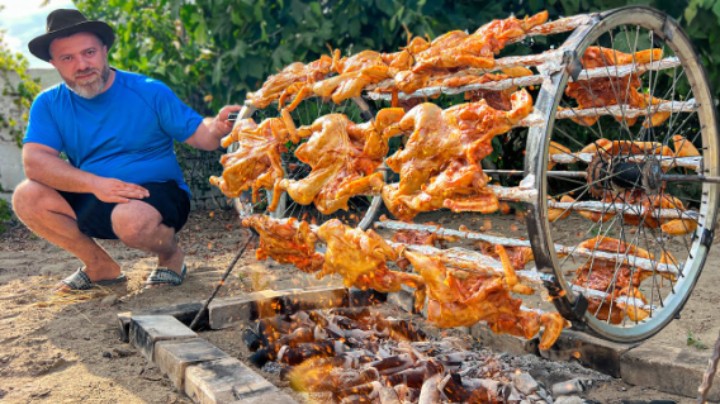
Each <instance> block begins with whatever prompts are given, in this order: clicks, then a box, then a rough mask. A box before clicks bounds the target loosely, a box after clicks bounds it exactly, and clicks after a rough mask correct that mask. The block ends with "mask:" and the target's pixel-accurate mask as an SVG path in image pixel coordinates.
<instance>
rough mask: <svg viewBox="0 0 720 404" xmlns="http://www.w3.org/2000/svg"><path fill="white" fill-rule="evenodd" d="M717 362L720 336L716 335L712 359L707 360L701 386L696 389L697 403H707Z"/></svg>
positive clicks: (719, 357)
mask: <svg viewBox="0 0 720 404" xmlns="http://www.w3.org/2000/svg"><path fill="white" fill-rule="evenodd" d="M718 360H720V335H718V339H717V341H715V349H714V350H713V355H712V358H710V360H708V367H707V369H706V370H705V374H704V375H703V380H702V384H701V385H700V387H699V388H698V394H699V396H698V400H697V402H698V403H702V404H704V403H706V402H707V395H708V393H709V392H710V388H711V387H712V382H713V377H715V372H717V366H718Z"/></svg>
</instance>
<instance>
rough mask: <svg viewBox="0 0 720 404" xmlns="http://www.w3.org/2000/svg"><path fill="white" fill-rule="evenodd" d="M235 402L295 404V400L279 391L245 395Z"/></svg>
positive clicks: (248, 403)
mask: <svg viewBox="0 0 720 404" xmlns="http://www.w3.org/2000/svg"><path fill="white" fill-rule="evenodd" d="M236 402H237V403H242V404H297V401H296V400H295V399H293V398H292V397H290V396H289V395H287V394H285V393H283V392H280V391H269V392H265V393H260V394H251V395H246V396H243V397H241V398H240V399H238V400H237V401H236Z"/></svg>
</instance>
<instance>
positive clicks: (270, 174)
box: [210, 118, 291, 211]
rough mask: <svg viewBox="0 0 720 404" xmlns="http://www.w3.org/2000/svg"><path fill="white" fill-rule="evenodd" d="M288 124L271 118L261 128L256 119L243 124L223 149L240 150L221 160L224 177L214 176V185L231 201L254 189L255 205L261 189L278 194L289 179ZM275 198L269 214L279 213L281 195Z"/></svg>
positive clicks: (211, 181)
mask: <svg viewBox="0 0 720 404" xmlns="http://www.w3.org/2000/svg"><path fill="white" fill-rule="evenodd" d="M286 122H287V121H286V120H285V119H283V118H269V119H266V120H264V121H263V122H261V123H260V125H257V124H256V123H255V121H253V120H252V119H245V120H243V121H241V122H239V123H238V124H237V125H236V127H235V129H233V131H232V133H230V134H229V135H228V136H226V137H225V138H223V140H222V142H221V144H222V146H223V147H228V146H230V145H231V144H232V143H237V149H236V150H235V151H234V152H232V153H228V154H224V155H223V156H222V157H221V158H220V164H222V166H223V174H222V177H216V176H212V177H210V183H211V184H212V185H214V186H216V187H218V188H220V190H221V191H222V192H223V194H225V196H227V197H228V198H236V197H238V196H239V195H240V194H241V193H242V192H244V191H246V190H247V189H250V188H252V198H253V202H256V201H257V198H258V193H259V191H260V190H261V189H268V190H273V189H275V190H277V189H276V186H277V185H278V184H279V181H280V180H281V179H282V178H283V177H284V176H285V170H284V169H283V167H282V164H281V156H282V153H283V152H285V151H287V149H286V147H285V144H286V143H287V142H288V141H289V140H291V133H290V132H289V131H288V127H287V124H286ZM273 196H274V198H273V201H271V202H270V206H269V207H268V210H269V211H273V210H275V207H276V206H277V202H278V196H279V193H278V192H275V193H274V194H273Z"/></svg>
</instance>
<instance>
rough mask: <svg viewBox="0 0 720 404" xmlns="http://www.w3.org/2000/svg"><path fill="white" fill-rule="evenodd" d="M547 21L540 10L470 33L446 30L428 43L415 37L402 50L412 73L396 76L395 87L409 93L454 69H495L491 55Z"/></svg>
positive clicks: (545, 14) (498, 21)
mask: <svg viewBox="0 0 720 404" xmlns="http://www.w3.org/2000/svg"><path fill="white" fill-rule="evenodd" d="M547 18H548V13H547V11H543V12H541V13H538V14H535V15H534V16H532V17H530V16H527V17H525V18H524V19H522V20H520V19H517V18H515V17H509V18H506V19H503V20H493V21H491V22H489V23H488V24H485V25H483V26H482V27H480V28H478V30H477V31H475V32H474V33H472V34H468V33H466V32H464V31H459V30H458V31H450V32H448V33H446V34H444V35H441V36H439V37H437V38H435V39H434V40H433V41H432V42H430V43H427V42H426V41H425V40H423V39H422V38H415V39H414V40H413V41H412V42H411V43H410V44H409V45H408V46H407V47H406V48H405V49H406V50H408V51H409V52H410V53H411V54H412V55H413V56H414V58H415V63H414V65H413V67H412V71H402V72H400V73H399V74H396V75H395V83H396V86H397V88H398V89H399V90H400V91H402V92H404V93H407V94H409V93H412V92H414V91H416V90H418V89H420V88H423V87H426V86H427V84H428V82H429V80H430V78H431V77H432V76H435V75H442V74H446V73H447V72H449V71H452V70H454V69H458V68H468V67H474V68H482V69H492V68H493V67H494V66H495V55H496V54H498V53H499V52H500V51H501V50H502V49H503V48H504V47H505V45H507V43H508V42H510V41H514V40H518V39H520V38H522V37H523V36H525V34H526V33H527V31H528V30H530V29H531V28H533V27H535V26H537V25H540V24H543V23H544V22H545V21H547Z"/></svg>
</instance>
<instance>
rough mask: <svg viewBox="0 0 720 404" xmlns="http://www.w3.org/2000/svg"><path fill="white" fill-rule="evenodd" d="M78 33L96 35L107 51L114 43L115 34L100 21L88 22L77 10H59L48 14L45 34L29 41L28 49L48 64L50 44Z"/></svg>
mask: <svg viewBox="0 0 720 404" xmlns="http://www.w3.org/2000/svg"><path fill="white" fill-rule="evenodd" d="M79 32H91V33H93V34H95V35H97V36H98V37H100V39H101V40H102V41H103V43H104V44H105V46H107V47H108V49H110V47H111V46H112V44H113V42H115V33H114V32H113V29H112V28H111V27H110V26H109V25H108V24H106V23H104V22H102V21H94V20H88V19H87V18H85V16H84V15H82V13H81V12H79V11H77V10H71V9H59V10H55V11H53V12H52V13H50V14H48V16H47V25H46V27H45V34H43V35H40V36H39V37H37V38H35V39H33V40H32V41H30V43H29V44H28V49H30V53H32V54H33V55H35V56H37V57H38V58H40V59H42V60H44V61H46V62H48V61H50V59H51V57H50V43H51V42H52V41H53V40H55V39H57V38H64V37H67V36H70V35H73V34H77V33H79Z"/></svg>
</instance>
